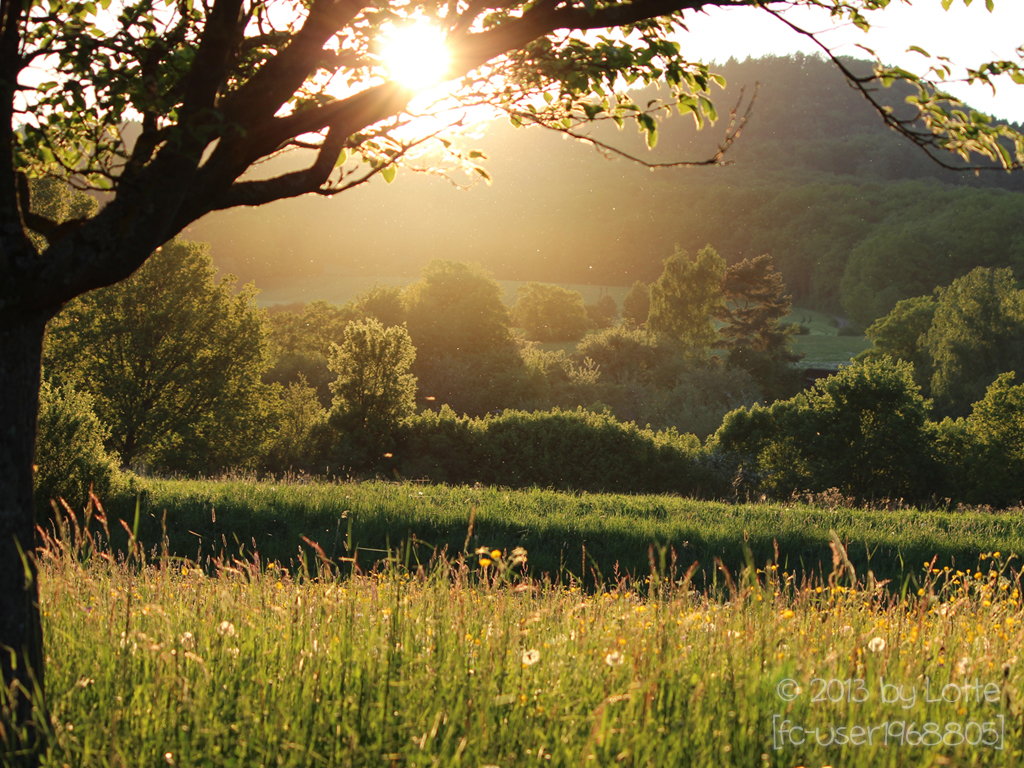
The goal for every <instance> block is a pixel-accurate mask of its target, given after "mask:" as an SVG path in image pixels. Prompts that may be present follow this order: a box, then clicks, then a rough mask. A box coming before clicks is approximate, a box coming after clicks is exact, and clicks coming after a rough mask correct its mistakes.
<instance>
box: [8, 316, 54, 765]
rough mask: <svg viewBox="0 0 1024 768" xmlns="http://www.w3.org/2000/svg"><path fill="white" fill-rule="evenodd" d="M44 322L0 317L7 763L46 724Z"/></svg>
mask: <svg viewBox="0 0 1024 768" xmlns="http://www.w3.org/2000/svg"><path fill="white" fill-rule="evenodd" d="M0 317H2V316H0ZM46 319H47V318H46V316H45V315H44V314H42V313H40V314H38V315H34V316H32V317H29V318H25V317H17V318H11V316H10V315H7V316H6V317H5V318H4V319H3V320H0V669H2V670H3V682H4V691H0V742H2V743H0V747H2V748H3V749H4V751H5V753H6V755H7V760H8V761H9V762H13V763H15V764H19V763H20V764H24V765H30V764H33V763H34V760H35V754H36V748H37V747H38V746H39V745H38V743H37V742H38V737H39V736H41V735H42V734H41V732H40V731H41V729H40V728H38V727H37V726H38V725H41V724H45V722H46V720H45V714H44V713H45V710H44V697H43V691H44V688H43V635H42V626H41V623H40V618H39V590H38V584H37V579H36V566H35V551H34V550H35V533H36V531H35V516H34V514H33V508H32V461H33V455H34V448H35V438H36V415H37V410H38V405H39V366H40V360H41V356H42V346H43V331H44V329H45V326H46ZM19 754H20V756H21V757H20V758H19V757H17V755H19Z"/></svg>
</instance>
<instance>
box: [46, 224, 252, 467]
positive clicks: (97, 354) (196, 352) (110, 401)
mask: <svg viewBox="0 0 1024 768" xmlns="http://www.w3.org/2000/svg"><path fill="white" fill-rule="evenodd" d="M214 274H215V273H214V267H213V262H212V260H211V259H210V254H209V251H208V249H207V248H206V247H205V246H204V245H202V244H200V243H191V242H188V241H185V240H175V241H173V242H171V243H168V244H167V245H166V246H164V247H163V248H161V249H160V253H158V254H157V255H155V256H154V257H153V258H151V259H149V260H148V261H147V262H146V263H145V264H144V265H143V266H142V267H141V268H140V269H139V270H138V271H137V272H136V273H135V274H134V275H132V276H131V277H130V278H129V279H127V280H124V281H122V282H121V283H118V284H117V285H114V286H110V287H108V288H101V289H99V290H96V291H91V292H90V293H88V294H86V295H85V296H81V297H79V298H77V299H75V300H74V301H72V302H70V303H69V304H68V306H67V307H65V308H64V310H63V311H62V312H61V313H60V314H59V315H58V316H57V317H56V318H54V320H53V321H52V322H51V323H50V328H49V332H48V334H47V343H46V348H45V358H44V359H45V362H46V369H47V370H46V374H47V376H48V377H49V378H50V379H52V380H53V381H54V382H55V383H58V384H60V383H64V384H71V385H73V386H75V387H77V388H79V389H80V390H82V391H85V392H88V393H89V394H91V395H92V397H93V399H94V407H95V409H96V413H97V415H98V416H99V417H100V419H101V420H102V421H103V422H104V423H105V424H107V425H109V426H110V428H111V429H110V435H109V439H108V441H107V442H108V447H109V448H110V449H111V450H113V451H115V452H116V453H117V454H118V455H119V456H120V457H121V460H122V461H123V462H124V463H125V464H126V465H134V464H136V463H143V462H144V463H147V464H150V465H155V466H157V467H160V468H162V469H165V470H178V471H193V472H195V471H199V470H200V468H202V469H203V471H214V470H216V469H218V468H223V467H227V466H233V467H239V466H242V465H244V464H245V463H246V461H247V460H248V459H249V458H251V457H252V456H253V455H254V454H255V453H256V452H257V451H258V448H259V445H260V442H261V441H260V437H259V433H261V432H262V431H263V428H264V427H265V425H264V424H263V423H262V421H263V420H262V418H261V416H262V413H261V410H262V402H263V400H264V399H265V396H266V393H265V392H264V385H263V384H262V383H261V382H260V374H261V373H262V371H263V369H264V368H265V363H266V331H265V327H264V318H263V313H262V311H260V310H258V309H257V308H256V303H255V297H256V291H255V289H254V288H253V287H252V286H251V285H250V286H247V287H246V288H243V289H242V290H241V291H240V292H238V293H237V294H236V293H235V292H234V287H235V286H234V280H233V279H232V278H224V279H221V280H216V279H215V276H214ZM227 434H232V435H233V437H232V438H231V439H226V435H227ZM243 435H245V436H246V437H247V438H249V439H243V438H242V436H243Z"/></svg>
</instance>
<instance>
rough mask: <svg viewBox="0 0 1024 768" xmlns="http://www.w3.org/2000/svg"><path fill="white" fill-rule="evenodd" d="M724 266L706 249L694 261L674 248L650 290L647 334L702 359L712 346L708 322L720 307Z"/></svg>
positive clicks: (712, 251) (713, 331)
mask: <svg viewBox="0 0 1024 768" xmlns="http://www.w3.org/2000/svg"><path fill="white" fill-rule="evenodd" d="M724 274H725V262H724V261H722V258H721V257H720V256H719V255H718V254H717V253H716V252H715V249H714V248H712V247H711V246H710V245H709V246H707V247H706V248H702V249H701V250H700V251H698V252H697V257H696V258H695V259H690V257H689V256H688V255H687V254H686V253H685V252H684V251H680V250H679V249H678V248H677V249H676V252H675V253H674V254H672V256H670V257H669V258H668V259H666V260H665V270H664V271H663V272H662V273H661V277H659V278H658V279H657V280H656V281H655V282H654V284H653V285H652V286H651V314H650V316H649V317H648V319H647V330H648V331H650V332H651V333H663V334H665V335H666V336H669V337H671V338H673V339H675V340H677V341H680V342H682V344H683V345H684V346H685V347H687V348H689V349H690V351H691V354H693V355H696V356H702V355H703V354H704V353H706V352H707V350H709V349H711V346H712V345H713V344H714V343H715V336H716V331H715V326H714V323H713V322H712V318H714V316H715V315H717V314H719V312H720V309H721V307H722V278H723V277H724Z"/></svg>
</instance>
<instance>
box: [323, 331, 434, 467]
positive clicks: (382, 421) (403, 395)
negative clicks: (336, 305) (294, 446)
mask: <svg viewBox="0 0 1024 768" xmlns="http://www.w3.org/2000/svg"><path fill="white" fill-rule="evenodd" d="M415 358H416V350H415V348H414V347H413V345H412V340H411V339H410V338H409V332H408V331H407V330H406V329H405V326H404V325H393V326H391V327H390V328H385V327H384V326H383V325H382V324H381V322H380V321H379V320H377V319H376V318H372V317H371V318H367V319H365V320H358V321H355V322H352V323H349V325H348V327H347V328H346V329H345V340H344V341H343V342H342V343H341V345H337V344H335V345H334V346H333V347H332V349H331V358H330V365H331V370H332V371H334V372H335V373H337V374H338V378H337V380H335V382H334V383H333V384H331V392H333V393H334V407H333V408H332V412H331V423H332V426H334V427H335V428H336V429H338V430H339V431H341V432H342V433H343V435H344V436H345V437H347V438H348V440H349V441H350V442H351V444H353V445H354V447H355V448H356V451H355V453H356V455H355V456H349V457H346V458H349V459H350V460H351V459H355V460H356V462H357V463H359V464H360V465H362V464H363V463H364V462H365V461H367V460H370V459H376V458H378V457H379V456H374V455H372V454H373V452H374V451H376V452H377V453H378V454H379V453H383V450H382V448H383V447H384V446H385V444H386V443H387V442H389V441H390V440H392V439H393V435H394V433H395V431H396V429H397V428H398V425H399V423H401V421H402V420H403V419H405V418H407V417H409V416H411V415H412V414H413V413H414V412H415V410H416V377H415V376H413V375H412V374H411V373H409V368H410V366H411V365H412V361H413V360H414V359H415ZM350 466H351V464H350Z"/></svg>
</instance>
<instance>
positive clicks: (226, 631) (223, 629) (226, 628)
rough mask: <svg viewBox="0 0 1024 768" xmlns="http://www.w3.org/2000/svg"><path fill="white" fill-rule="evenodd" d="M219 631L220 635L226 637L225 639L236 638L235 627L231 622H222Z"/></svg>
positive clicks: (218, 627)
mask: <svg viewBox="0 0 1024 768" xmlns="http://www.w3.org/2000/svg"><path fill="white" fill-rule="evenodd" d="M217 631H218V632H220V634H221V635H223V636H225V637H234V636H235V625H234V624H232V623H231V622H230V621H222V622H221V623H220V624H219V625H218V626H217Z"/></svg>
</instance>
